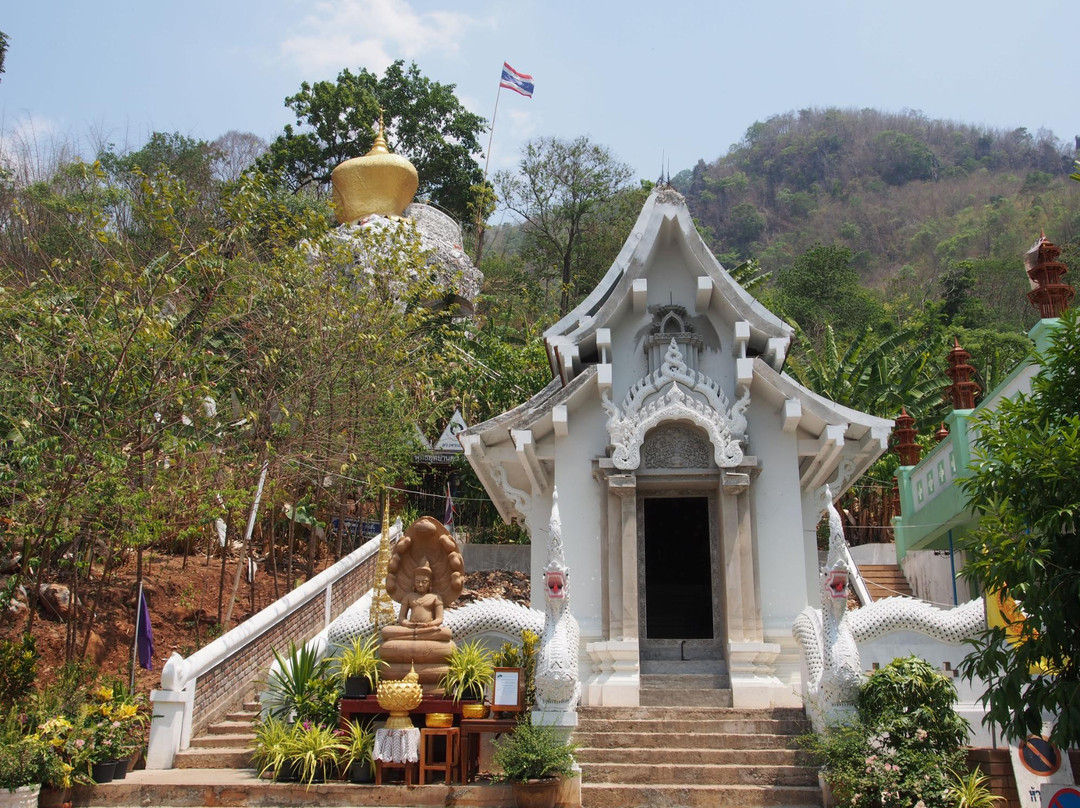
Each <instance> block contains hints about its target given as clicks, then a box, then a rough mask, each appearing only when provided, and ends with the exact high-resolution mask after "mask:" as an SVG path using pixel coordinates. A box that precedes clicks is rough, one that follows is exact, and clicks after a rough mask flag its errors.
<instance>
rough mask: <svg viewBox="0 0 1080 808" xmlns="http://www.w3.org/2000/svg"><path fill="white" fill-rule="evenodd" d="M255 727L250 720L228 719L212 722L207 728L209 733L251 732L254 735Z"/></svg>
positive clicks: (233, 733)
mask: <svg viewBox="0 0 1080 808" xmlns="http://www.w3.org/2000/svg"><path fill="white" fill-rule="evenodd" d="M254 732H255V730H254V727H253V726H252V723H251V721H250V720H248V721H235V720H232V719H227V720H225V721H218V722H217V723H216V724H211V725H210V726H208V727H207V728H206V733H207V734H208V735H243V734H245V733H250V734H252V735H254Z"/></svg>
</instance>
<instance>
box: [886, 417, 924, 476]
mask: <svg viewBox="0 0 1080 808" xmlns="http://www.w3.org/2000/svg"><path fill="white" fill-rule="evenodd" d="M893 434H894V435H895V436H896V444H895V445H894V446H893V451H894V452H896V454H897V455H898V456H899V457H900V465H901V466H915V465H918V463H919V457H920V455H921V454H922V447H921V446H919V444H917V443H916V442H915V436H916V435H917V434H918V432H917V431H916V429H915V419H914V418H912V417H911V416H910V415H908V411H907V408H906V407H903V406H901V407H900V414H899V415H898V416H896V429H894V430H893Z"/></svg>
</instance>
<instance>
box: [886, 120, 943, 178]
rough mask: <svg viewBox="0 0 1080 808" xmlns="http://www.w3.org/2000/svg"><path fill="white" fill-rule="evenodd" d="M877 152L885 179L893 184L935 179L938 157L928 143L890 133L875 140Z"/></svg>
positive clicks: (905, 135)
mask: <svg viewBox="0 0 1080 808" xmlns="http://www.w3.org/2000/svg"><path fill="white" fill-rule="evenodd" d="M874 153H875V158H876V163H877V165H878V170H879V171H880V172H881V178H882V179H883V180H885V182H887V183H889V185H903V184H904V183H906V182H911V181H912V180H928V179H931V178H932V177H933V176H934V169H935V167H936V165H937V158H935V157H934V153H933V152H932V151H930V149H929V148H928V147H927V146H926V144H925V143H923V142H922V141H920V140H919V139H917V138H914V137H912V136H911V135H908V134H905V133H903V132H896V131H893V130H889V131H886V132H880V133H878V134H877V135H876V136H875V137H874Z"/></svg>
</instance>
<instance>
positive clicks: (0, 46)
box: [0, 31, 8, 73]
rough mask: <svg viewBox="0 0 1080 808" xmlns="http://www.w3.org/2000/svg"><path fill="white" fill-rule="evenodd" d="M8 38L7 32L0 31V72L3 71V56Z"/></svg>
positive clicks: (5, 53)
mask: <svg viewBox="0 0 1080 808" xmlns="http://www.w3.org/2000/svg"><path fill="white" fill-rule="evenodd" d="M7 49H8V38H7V34H5V33H4V32H3V31H0V73H3V72H4V57H5V56H6V55H7Z"/></svg>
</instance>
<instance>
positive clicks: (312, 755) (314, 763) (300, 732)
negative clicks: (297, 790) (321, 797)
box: [285, 721, 346, 785]
mask: <svg viewBox="0 0 1080 808" xmlns="http://www.w3.org/2000/svg"><path fill="white" fill-rule="evenodd" d="M345 749H346V746H345V743H344V742H343V741H342V739H341V736H340V735H338V733H337V731H336V730H333V729H331V728H330V727H324V726H322V725H321V724H312V723H309V722H307V721H305V722H304V723H302V724H296V725H295V726H294V727H293V728H292V732H290V733H289V738H288V741H287V742H286V744H285V750H286V754H285V761H286V762H287V763H291V764H292V765H293V766H294V768H295V770H296V772H297V775H298V776H299V779H300V782H301V783H306V784H307V785H311V784H312V783H313V782H314V781H315V778H316V777H317V776H319V775H323V774H325V773H326V772H329V771H335V770H336V768H337V762H338V758H339V757H340V756H341V755H342V754H343V753H344V752H345Z"/></svg>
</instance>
